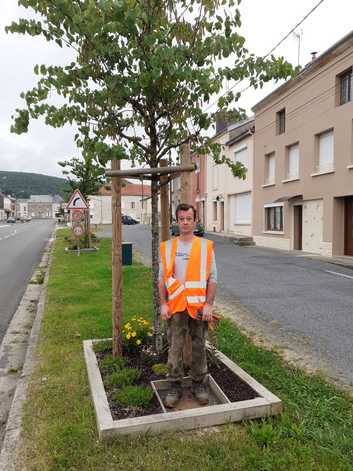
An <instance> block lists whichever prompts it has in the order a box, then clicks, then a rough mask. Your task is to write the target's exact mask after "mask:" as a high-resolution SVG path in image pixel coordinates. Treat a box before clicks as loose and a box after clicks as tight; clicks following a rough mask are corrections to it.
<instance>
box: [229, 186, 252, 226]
mask: <svg viewBox="0 0 353 471" xmlns="http://www.w3.org/2000/svg"><path fill="white" fill-rule="evenodd" d="M232 198H233V211H232V212H233V218H232V219H233V224H251V193H250V192H249V193H239V194H238V195H235V196H233V197H232Z"/></svg>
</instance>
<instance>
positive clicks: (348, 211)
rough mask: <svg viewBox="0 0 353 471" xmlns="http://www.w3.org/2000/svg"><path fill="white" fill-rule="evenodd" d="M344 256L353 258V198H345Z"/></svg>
mask: <svg viewBox="0 0 353 471" xmlns="http://www.w3.org/2000/svg"><path fill="white" fill-rule="evenodd" d="M344 202H345V208H344V210H345V218H344V219H345V224H344V226H345V231H344V254H345V255H351V256H353V197H352V196H350V197H349V198H345V201H344Z"/></svg>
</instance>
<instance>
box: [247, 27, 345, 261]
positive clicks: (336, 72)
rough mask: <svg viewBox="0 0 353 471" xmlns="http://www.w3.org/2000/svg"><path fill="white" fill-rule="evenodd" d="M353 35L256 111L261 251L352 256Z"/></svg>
mask: <svg viewBox="0 0 353 471" xmlns="http://www.w3.org/2000/svg"><path fill="white" fill-rule="evenodd" d="M352 67H353V31H352V32H351V33H350V34H348V35H347V36H345V37H344V38H342V39H341V40H340V41H338V42H337V43H336V44H334V45H333V46H332V47H330V48H329V49H328V50H327V51H325V52H324V53H323V54H321V55H320V56H319V57H317V58H314V59H313V60H312V62H311V63H309V64H308V65H307V66H306V67H305V68H304V69H303V70H302V71H301V72H300V73H299V74H298V75H297V76H296V77H295V78H294V79H292V80H290V81H288V82H286V83H285V84H283V85H281V86H280V87H279V88H277V89H276V90H275V91H274V92H272V93H271V94H270V95H268V96H267V97H265V98H264V99H263V100H262V101H260V102H259V103H257V105H256V106H255V107H254V108H253V111H254V113H255V128H256V133H255V151H254V152H255V163H254V197H253V235H254V240H255V242H256V244H258V245H262V246H267V247H275V248H281V249H285V250H290V249H297V250H303V251H306V252H312V253H317V254H322V255H326V256H331V255H350V256H353V144H352V143H353V120H352V119H353V103H352Z"/></svg>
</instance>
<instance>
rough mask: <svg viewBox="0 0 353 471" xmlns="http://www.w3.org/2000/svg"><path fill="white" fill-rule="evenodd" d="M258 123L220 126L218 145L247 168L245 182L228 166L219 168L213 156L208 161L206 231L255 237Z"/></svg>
mask: <svg viewBox="0 0 353 471" xmlns="http://www.w3.org/2000/svg"><path fill="white" fill-rule="evenodd" d="M253 134H254V120H253V119H252V118H249V119H246V120H244V121H242V122H240V123H235V124H228V123H222V122H221V123H219V124H218V127H216V135H215V136H214V138H213V140H214V142H217V143H219V144H221V145H222V148H223V154H224V155H225V156H226V157H228V158H229V159H230V160H232V161H233V162H234V163H235V162H241V163H242V164H243V165H244V166H245V167H246V168H247V174H246V178H245V180H241V179H239V178H238V177H234V175H233V174H232V171H231V169H230V168H229V167H228V165H226V164H216V163H215V162H214V160H213V158H212V156H207V161H206V175H207V178H206V195H205V197H206V198H207V204H206V208H207V214H206V229H207V231H212V232H223V233H227V234H233V235H238V236H246V237H248V236H251V233H252V226H251V225H252V182H253Z"/></svg>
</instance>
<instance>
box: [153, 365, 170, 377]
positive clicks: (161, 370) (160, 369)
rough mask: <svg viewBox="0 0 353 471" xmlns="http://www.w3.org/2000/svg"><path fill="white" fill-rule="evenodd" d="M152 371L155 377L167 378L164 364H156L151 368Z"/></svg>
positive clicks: (166, 368)
mask: <svg viewBox="0 0 353 471" xmlns="http://www.w3.org/2000/svg"><path fill="white" fill-rule="evenodd" d="M152 371H153V373H154V374H155V375H157V376H167V373H168V366H167V365H166V364H165V363H156V364H155V365H153V366H152Z"/></svg>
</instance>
